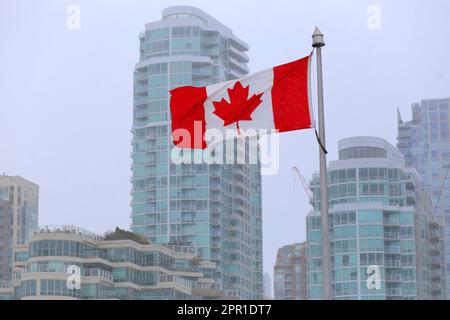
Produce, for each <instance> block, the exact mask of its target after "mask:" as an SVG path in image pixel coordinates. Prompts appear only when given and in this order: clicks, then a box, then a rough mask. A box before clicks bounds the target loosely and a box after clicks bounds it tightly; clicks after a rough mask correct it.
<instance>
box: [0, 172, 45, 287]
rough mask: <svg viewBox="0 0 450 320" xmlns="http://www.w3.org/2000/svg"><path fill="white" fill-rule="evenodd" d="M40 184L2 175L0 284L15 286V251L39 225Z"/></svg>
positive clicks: (0, 180)
mask: <svg viewBox="0 0 450 320" xmlns="http://www.w3.org/2000/svg"><path fill="white" fill-rule="evenodd" d="M38 207H39V187H38V186H37V185H36V184H34V183H32V182H30V181H27V180H25V179H23V178H21V177H18V176H14V177H11V176H6V175H3V176H0V287H12V282H11V280H12V268H13V260H14V250H15V247H16V246H18V245H22V244H25V243H26V242H27V241H28V238H29V236H30V235H31V233H32V232H33V231H36V230H37V228H38Z"/></svg>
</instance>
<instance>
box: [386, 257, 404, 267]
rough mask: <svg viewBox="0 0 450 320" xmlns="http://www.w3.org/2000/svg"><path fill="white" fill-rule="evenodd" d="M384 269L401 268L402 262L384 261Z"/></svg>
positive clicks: (395, 260) (396, 260) (394, 260)
mask: <svg viewBox="0 0 450 320" xmlns="http://www.w3.org/2000/svg"><path fill="white" fill-rule="evenodd" d="M384 265H385V267H386V268H401V266H402V262H401V260H400V259H388V258H387V259H386V262H385V263H384Z"/></svg>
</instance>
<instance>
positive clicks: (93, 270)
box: [15, 229, 223, 300]
mask: <svg viewBox="0 0 450 320" xmlns="http://www.w3.org/2000/svg"><path fill="white" fill-rule="evenodd" d="M61 230H62V229H58V230H50V231H47V230H46V231H44V232H42V233H36V234H35V235H34V236H33V237H32V239H31V241H30V243H29V246H28V247H24V248H23V249H22V252H21V253H27V256H28V258H27V259H25V260H23V261H18V262H16V265H15V270H16V279H15V296H16V298H17V299H61V298H64V297H65V298H77V299H136V300H141V299H203V298H210V299H212V298H217V297H221V296H223V292H221V291H219V290H217V285H216V283H215V280H214V278H215V275H216V274H215V273H216V265H215V264H214V263H210V262H205V261H202V260H196V255H195V254H194V253H195V250H192V249H194V248H186V249H189V250H184V251H186V252H187V253H179V252H175V251H174V250H175V247H174V249H173V250H172V249H170V248H167V247H164V246H161V245H141V244H138V243H136V242H134V241H132V240H116V241H104V240H101V239H98V240H95V241H92V240H89V241H88V240H87V239H86V238H85V237H84V236H83V235H81V234H76V233H75V234H74V233H71V232H67V231H66V232H63V231H61ZM180 248H181V247H180ZM181 249H182V248H181ZM177 251H180V250H177ZM182 251H183V250H182ZM74 268H76V269H78V270H79V272H80V286H79V288H77V287H73V286H72V287H71V286H70V285H68V281H69V277H70V276H71V275H72V273H73V272H74V271H73V270H74ZM197 289H207V291H202V292H201V293H200V292H197V291H196V290H197Z"/></svg>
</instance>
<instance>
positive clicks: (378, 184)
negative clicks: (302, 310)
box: [307, 137, 443, 300]
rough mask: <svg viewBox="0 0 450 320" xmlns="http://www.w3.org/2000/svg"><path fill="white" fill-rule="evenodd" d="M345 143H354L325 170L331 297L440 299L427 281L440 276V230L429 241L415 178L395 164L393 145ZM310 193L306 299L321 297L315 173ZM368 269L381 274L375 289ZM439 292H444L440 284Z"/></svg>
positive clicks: (427, 215) (427, 202)
mask: <svg viewBox="0 0 450 320" xmlns="http://www.w3.org/2000/svg"><path fill="white" fill-rule="evenodd" d="M346 144H349V145H352V144H353V145H355V146H352V147H350V148H344V149H342V150H340V159H339V160H338V161H334V162H332V163H331V164H330V167H329V169H328V183H329V187H328V188H329V206H330V207H329V215H330V220H329V221H330V252H331V262H332V270H331V272H332V289H333V293H334V297H335V298H336V299H353V300H357V299H360V300H361V299H362V300H365V299H416V298H419V299H430V298H433V299H434V298H442V297H443V296H442V294H441V295H439V294H437V292H435V291H433V289H432V286H431V284H432V277H431V276H430V274H431V273H432V271H433V270H434V271H435V274H436V276H438V277H440V279H441V280H442V279H443V256H442V250H443V246H442V245H443V243H442V241H441V240H442V238H440V235H439V233H438V238H437V239H433V238H432V237H431V234H433V231H432V224H433V222H432V219H431V199H430V196H429V195H428V194H427V193H426V192H424V191H423V190H422V187H421V184H420V181H419V179H418V176H417V174H416V173H415V171H414V170H412V169H408V168H406V167H405V166H404V163H403V162H402V161H398V151H397V154H394V152H395V150H393V147H392V146H390V145H388V143H387V142H385V141H384V140H382V139H375V138H368V137H366V138H353V140H352V139H348V140H347V141H346ZM365 144H367V145H368V146H367V145H365ZM374 144H379V146H376V147H375V146H374ZM349 150H352V151H349ZM355 150H357V151H355ZM342 151H345V152H342ZM349 154H352V156H348V155H349ZM355 159H357V160H355ZM400 159H401V157H400ZM311 190H312V191H313V201H312V203H311V204H312V205H313V207H314V211H313V212H312V213H310V214H309V215H308V217H307V237H308V244H309V247H308V271H309V272H308V284H309V290H308V294H309V298H311V299H320V298H321V297H322V267H321V256H322V251H321V250H322V244H321V221H320V202H319V201H320V200H319V199H320V189H319V177H318V176H315V177H314V178H313V180H312V182H311ZM422 247H423V249H424V250H423V254H421V251H422ZM433 251H436V252H437V257H438V261H436V262H439V263H437V264H436V265H433V263H431V260H432V258H431V257H432V253H433ZM436 252H435V253H436ZM373 266H376V267H377V270H378V271H379V276H380V278H379V280H380V282H379V287H378V288H377V287H375V288H371V287H370V286H369V285H368V278H369V276H371V275H372V273H371V272H370V271H368V270H370V268H373ZM369 280H370V279H369ZM441 284H442V283H441ZM440 290H441V293H442V290H443V288H442V286H441V288H440Z"/></svg>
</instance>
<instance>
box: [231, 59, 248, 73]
mask: <svg viewBox="0 0 450 320" xmlns="http://www.w3.org/2000/svg"><path fill="white" fill-rule="evenodd" d="M228 61H229V63H230V67H231V68H234V69H235V70H237V71H238V72H240V73H241V74H247V73H249V70H248V68H247V66H246V64H245V63H242V62H239V61H238V60H236V59H234V58H232V57H231V56H230V57H229V60H228Z"/></svg>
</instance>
